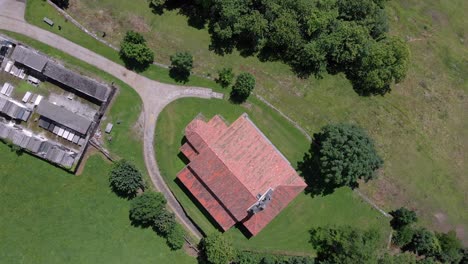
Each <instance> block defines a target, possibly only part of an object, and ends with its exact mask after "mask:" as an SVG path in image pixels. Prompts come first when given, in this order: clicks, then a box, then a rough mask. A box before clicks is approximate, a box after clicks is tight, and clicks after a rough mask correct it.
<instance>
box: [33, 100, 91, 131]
mask: <svg viewBox="0 0 468 264" xmlns="http://www.w3.org/2000/svg"><path fill="white" fill-rule="evenodd" d="M36 112H37V113H38V114H39V115H41V116H42V117H43V118H47V119H48V120H47V122H49V123H50V121H53V122H55V123H58V124H61V125H63V126H65V127H68V128H70V129H71V130H73V131H75V132H77V133H79V134H81V135H86V133H87V132H88V130H89V127H90V126H91V123H92V121H91V120H89V119H87V118H85V117H82V116H80V115H77V114H75V113H73V112H71V111H69V110H67V109H65V108H63V107H60V106H58V105H54V104H52V103H50V102H48V101H46V100H42V101H41V103H40V104H39V105H38V107H37V110H36Z"/></svg>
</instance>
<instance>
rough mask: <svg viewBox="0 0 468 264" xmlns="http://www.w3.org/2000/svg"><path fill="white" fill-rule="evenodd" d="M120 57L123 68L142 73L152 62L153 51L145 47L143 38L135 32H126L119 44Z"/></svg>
mask: <svg viewBox="0 0 468 264" xmlns="http://www.w3.org/2000/svg"><path fill="white" fill-rule="evenodd" d="M119 55H120V57H121V58H122V60H123V61H124V63H125V66H126V67H127V68H129V69H132V70H135V71H143V70H144V69H146V68H148V67H149V65H150V64H151V63H153V60H154V53H153V51H152V50H151V49H150V48H148V46H146V41H145V39H144V38H143V36H142V35H141V34H140V33H138V32H135V31H128V32H127V33H126V34H125V37H124V39H123V41H122V43H121V44H120V52H119Z"/></svg>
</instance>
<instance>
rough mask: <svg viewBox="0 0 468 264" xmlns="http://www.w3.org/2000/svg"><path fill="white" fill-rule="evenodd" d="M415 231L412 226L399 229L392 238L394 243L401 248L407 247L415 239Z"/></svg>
mask: <svg viewBox="0 0 468 264" xmlns="http://www.w3.org/2000/svg"><path fill="white" fill-rule="evenodd" d="M414 233H415V230H414V229H413V228H412V227H411V226H404V227H402V228H400V229H398V230H397V231H396V232H395V233H394V234H393V237H392V242H393V243H394V244H395V245H397V246H399V247H406V245H408V244H409V243H410V242H411V240H412V239H413V236H414Z"/></svg>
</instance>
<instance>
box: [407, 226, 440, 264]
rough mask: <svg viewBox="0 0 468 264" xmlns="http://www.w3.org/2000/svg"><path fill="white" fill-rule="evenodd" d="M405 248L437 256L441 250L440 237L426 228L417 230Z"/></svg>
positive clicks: (428, 255) (420, 253)
mask: <svg viewBox="0 0 468 264" xmlns="http://www.w3.org/2000/svg"><path fill="white" fill-rule="evenodd" d="M405 249H407V250H410V251H412V252H415V253H416V254H418V255H424V256H426V257H433V256H437V255H438V254H439V253H440V252H441V247H440V243H439V239H438V238H437V236H436V235H435V234H434V233H433V232H431V231H429V230H427V229H426V228H419V229H417V230H415V233H414V235H413V238H412V239H411V242H410V243H409V244H408V245H407V246H406V247H405Z"/></svg>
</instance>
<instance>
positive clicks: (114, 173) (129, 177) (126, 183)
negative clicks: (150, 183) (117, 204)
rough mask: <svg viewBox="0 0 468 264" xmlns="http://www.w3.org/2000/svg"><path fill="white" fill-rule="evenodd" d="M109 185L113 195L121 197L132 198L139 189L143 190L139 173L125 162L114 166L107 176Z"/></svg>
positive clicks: (122, 161) (130, 164) (133, 166)
mask: <svg viewBox="0 0 468 264" xmlns="http://www.w3.org/2000/svg"><path fill="white" fill-rule="evenodd" d="M109 184H110V186H111V188H112V190H113V191H114V192H115V193H117V194H118V195H120V196H123V197H134V196H135V195H136V193H137V191H138V190H139V189H142V188H144V183H143V178H142V176H141V173H140V171H139V170H138V169H137V168H136V167H135V165H133V164H132V163H130V162H129V161H126V160H120V161H118V162H116V163H115V164H114V167H113V168H112V170H111V172H110V175H109Z"/></svg>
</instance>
